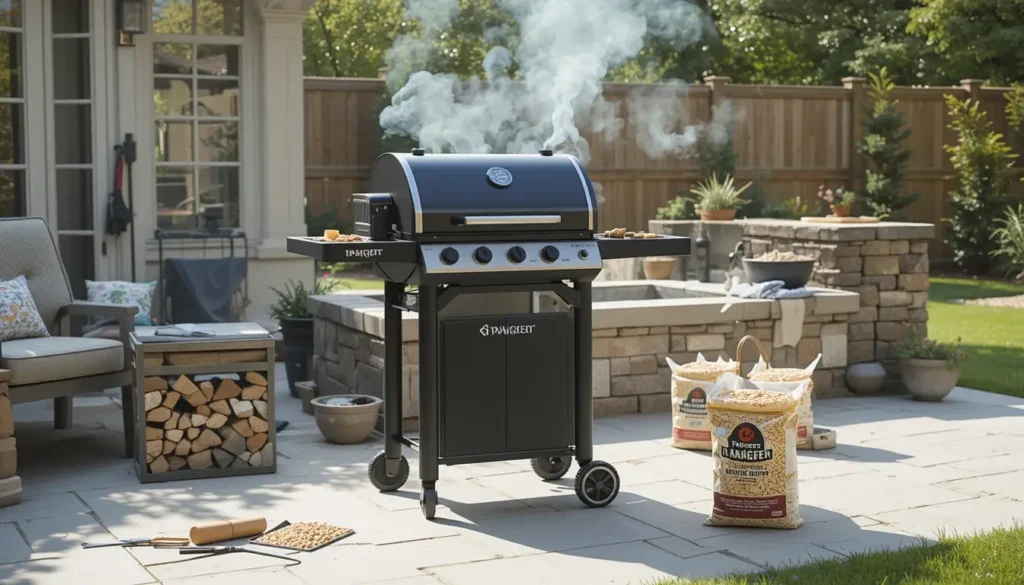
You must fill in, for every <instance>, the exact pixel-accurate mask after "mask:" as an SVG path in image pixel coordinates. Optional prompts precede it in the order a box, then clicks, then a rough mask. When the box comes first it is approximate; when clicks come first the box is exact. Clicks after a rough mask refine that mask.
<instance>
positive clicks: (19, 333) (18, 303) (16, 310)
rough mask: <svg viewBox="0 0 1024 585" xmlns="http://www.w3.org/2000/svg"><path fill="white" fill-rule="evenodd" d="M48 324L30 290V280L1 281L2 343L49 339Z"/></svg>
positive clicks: (19, 278)
mask: <svg viewBox="0 0 1024 585" xmlns="http://www.w3.org/2000/svg"><path fill="white" fill-rule="evenodd" d="M49 336H50V332H49V331H47V330H46V323H43V318H42V317H41V316H40V315H39V308H38V307H36V302H35V301H34V300H32V293H31V292H30V291H29V290H28V280H26V279H25V277H24V276H19V277H18V278H15V279H14V280H0V341H11V340H14V339H28V338H30V337H49Z"/></svg>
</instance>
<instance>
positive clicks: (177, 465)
mask: <svg viewBox="0 0 1024 585" xmlns="http://www.w3.org/2000/svg"><path fill="white" fill-rule="evenodd" d="M167 463H168V464H169V465H170V466H171V471H177V470H179V469H181V468H182V467H185V463H186V461H185V458H184V457H178V456H177V455H171V456H169V457H168V458H167Z"/></svg>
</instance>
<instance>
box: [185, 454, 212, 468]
mask: <svg viewBox="0 0 1024 585" xmlns="http://www.w3.org/2000/svg"><path fill="white" fill-rule="evenodd" d="M211 465H213V455H211V454H210V451H209V450H206V451H200V452H198V453H193V454H191V455H189V456H188V466H189V467H190V468H192V469H206V468H208V467H210V466H211Z"/></svg>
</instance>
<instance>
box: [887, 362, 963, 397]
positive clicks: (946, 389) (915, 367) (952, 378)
mask: <svg viewBox="0 0 1024 585" xmlns="http://www.w3.org/2000/svg"><path fill="white" fill-rule="evenodd" d="M900 379H902V380H903V385H904V386H906V387H907V390H908V391H910V395H911V396H913V398H914V400H924V401H929V402H938V401H940V400H942V399H943V398H945V397H946V396H947V395H948V394H949V393H950V391H951V390H953V387H954V386H956V382H957V380H959V379H960V371H959V370H950V369H949V367H948V365H947V364H946V360H918V359H906V358H904V359H901V360H900Z"/></svg>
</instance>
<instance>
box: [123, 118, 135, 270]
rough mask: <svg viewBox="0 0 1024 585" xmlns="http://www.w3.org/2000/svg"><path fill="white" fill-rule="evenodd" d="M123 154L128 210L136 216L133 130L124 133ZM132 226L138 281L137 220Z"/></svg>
mask: <svg viewBox="0 0 1024 585" xmlns="http://www.w3.org/2000/svg"><path fill="white" fill-rule="evenodd" d="M121 154H122V155H123V156H124V164H125V166H126V167H127V171H128V211H129V213H130V214H131V216H132V217H134V216H135V189H134V187H133V186H132V165H133V164H135V160H136V158H137V156H138V148H137V144H136V142H135V139H134V138H133V137H132V134H131V132H129V133H127V134H125V135H124V143H123V144H121ZM130 227H131V237H132V240H131V250H132V282H135V281H136V278H135V222H134V221H132V222H131V224H130Z"/></svg>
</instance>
